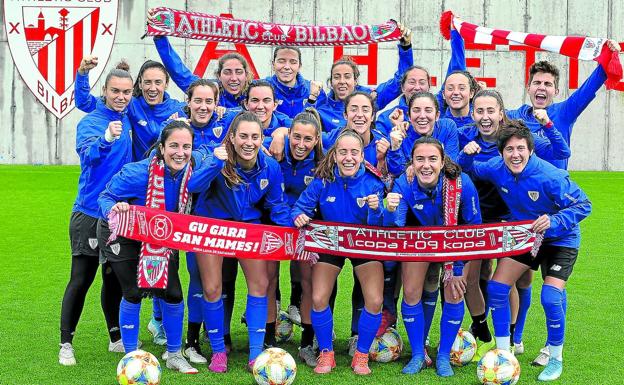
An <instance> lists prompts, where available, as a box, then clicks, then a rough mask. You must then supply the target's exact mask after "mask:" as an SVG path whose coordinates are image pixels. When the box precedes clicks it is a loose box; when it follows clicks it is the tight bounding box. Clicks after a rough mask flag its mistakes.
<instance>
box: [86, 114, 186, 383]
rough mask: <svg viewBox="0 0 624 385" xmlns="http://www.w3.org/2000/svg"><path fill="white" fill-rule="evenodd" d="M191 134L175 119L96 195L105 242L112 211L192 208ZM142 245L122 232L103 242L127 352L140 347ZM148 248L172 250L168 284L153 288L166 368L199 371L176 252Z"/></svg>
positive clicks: (181, 209) (143, 248) (184, 371)
mask: <svg viewBox="0 0 624 385" xmlns="http://www.w3.org/2000/svg"><path fill="white" fill-rule="evenodd" d="M193 136H194V132H193V129H192V128H191V127H190V126H189V125H188V124H187V123H185V122H181V121H173V122H172V123H170V124H168V125H167V126H166V127H165V128H164V129H163V131H162V132H161V134H160V139H159V140H158V142H157V149H156V155H155V156H153V157H148V158H147V159H144V160H142V161H140V162H135V163H130V164H127V165H126V166H124V167H123V168H122V169H121V171H120V172H119V173H117V174H116V175H115V176H114V177H113V178H112V179H111V181H110V182H109V183H108V185H107V186H106V189H105V190H104V191H103V192H102V194H100V197H99V199H98V203H99V205H100V215H101V216H100V218H101V219H100V222H99V224H98V236H99V238H100V240H101V241H104V242H105V240H106V239H108V238H109V235H110V233H111V230H110V229H109V223H108V222H107V221H106V219H107V218H109V214H110V213H111V212H115V213H123V212H126V211H128V210H129V208H130V204H134V205H147V206H149V207H152V208H159V209H161V210H167V211H178V212H182V213H185V212H188V211H189V210H187V209H190V204H191V202H190V199H186V197H188V195H189V194H188V189H187V184H188V180H189V177H190V174H191V167H192V166H191V164H190V163H191V151H192V148H193ZM154 180H163V183H162V184H160V183H154V182H152V181H154ZM153 196H163V197H164V199H162V200H161V199H159V200H156V199H151V197H153ZM111 218H112V217H111ZM111 226H112V223H111ZM144 250H145V251H146V250H147V247H146V245H143V246H142V245H141V242H138V241H134V240H131V239H127V238H124V237H118V238H117V239H116V240H113V241H112V242H110V243H109V244H108V245H106V247H103V251H104V254H105V255H106V258H107V259H108V261H109V262H110V264H111V266H112V268H113V271H114V272H115V275H116V276H117V279H118V280H119V283H120V284H121V290H122V294H123V298H122V300H121V306H120V310H119V323H120V325H121V339H122V341H123V345H124V348H125V351H126V353H128V352H131V351H134V350H136V349H137V341H138V334H139V315H140V312H141V299H142V298H143V297H144V296H145V294H146V293H145V292H144V291H142V290H141V289H139V287H138V285H137V265H138V263H139V256H140V254H143V253H144ZM149 252H150V253H151V254H152V255H153V254H155V253H159V252H162V253H164V254H167V253H170V256H169V268H168V273H167V274H168V278H167V286H166V288H165V289H162V290H158V289H154V290H153V291H152V293H153V294H154V296H156V297H158V298H159V299H162V301H161V305H162V306H163V309H162V310H163V327H164V329H165V333H166V335H167V356H166V357H167V358H166V360H167V367H168V368H170V369H174V370H177V371H180V372H182V373H187V374H194V373H197V369H195V368H193V367H192V366H191V365H190V364H189V363H188V362H187V361H186V359H185V358H184V357H183V356H182V353H181V347H182V324H183V321H184V300H183V298H182V286H181V284H180V277H179V275H178V268H179V263H180V262H179V257H178V252H177V251H173V252H172V251H171V250H168V249H159V250H158V251H154V250H151V249H150V251H149Z"/></svg>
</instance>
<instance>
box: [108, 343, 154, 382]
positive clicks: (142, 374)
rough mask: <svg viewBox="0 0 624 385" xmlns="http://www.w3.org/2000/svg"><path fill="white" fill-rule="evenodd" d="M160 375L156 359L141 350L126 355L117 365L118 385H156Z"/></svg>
mask: <svg viewBox="0 0 624 385" xmlns="http://www.w3.org/2000/svg"><path fill="white" fill-rule="evenodd" d="M160 374H161V369H160V363H159V362H158V360H157V359H156V357H154V355H153V354H152V353H149V352H146V351H143V350H135V351H132V352H130V353H128V354H126V355H125V356H124V357H123V358H122V359H121V361H119V364H118V365H117V382H119V385H158V384H160Z"/></svg>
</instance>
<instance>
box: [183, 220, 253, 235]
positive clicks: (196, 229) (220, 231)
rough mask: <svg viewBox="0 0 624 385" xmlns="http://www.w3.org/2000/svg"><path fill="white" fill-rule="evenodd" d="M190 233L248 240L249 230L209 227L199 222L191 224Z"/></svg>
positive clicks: (217, 226)
mask: <svg viewBox="0 0 624 385" xmlns="http://www.w3.org/2000/svg"><path fill="white" fill-rule="evenodd" d="M188 229H189V231H191V232H193V233H202V234H203V233H206V232H208V233H210V235H216V236H221V237H229V238H241V239H244V238H247V230H246V229H239V228H237V227H227V226H219V225H212V226H210V227H209V225H208V224H206V223H199V222H191V223H189V227H188Z"/></svg>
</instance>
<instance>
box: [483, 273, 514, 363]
mask: <svg viewBox="0 0 624 385" xmlns="http://www.w3.org/2000/svg"><path fill="white" fill-rule="evenodd" d="M510 290H511V286H509V285H505V284H504V283H500V282H496V281H494V280H491V281H490V282H489V283H488V300H489V303H488V307H489V308H490V311H491V313H492V324H493V325H494V337H495V339H496V347H498V348H499V349H503V350H507V351H510V347H511V344H510V339H509V336H510V335H511V334H510V333H509V325H510V323H511V309H510V307H509V291H510Z"/></svg>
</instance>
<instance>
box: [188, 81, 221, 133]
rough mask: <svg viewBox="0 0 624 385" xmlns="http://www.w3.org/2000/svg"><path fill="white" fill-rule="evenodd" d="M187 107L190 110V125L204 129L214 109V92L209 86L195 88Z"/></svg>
mask: <svg viewBox="0 0 624 385" xmlns="http://www.w3.org/2000/svg"><path fill="white" fill-rule="evenodd" d="M188 106H189V109H190V110H191V123H193V125H194V126H196V127H204V126H205V125H206V124H208V121H209V120H210V118H211V117H212V113H213V112H214V110H215V108H216V99H215V95H214V91H213V90H212V88H210V87H209V86H197V87H195V89H193V95H191V97H190V98H189V101H188Z"/></svg>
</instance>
